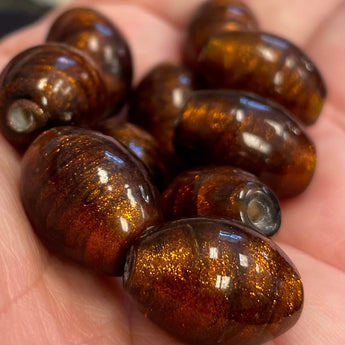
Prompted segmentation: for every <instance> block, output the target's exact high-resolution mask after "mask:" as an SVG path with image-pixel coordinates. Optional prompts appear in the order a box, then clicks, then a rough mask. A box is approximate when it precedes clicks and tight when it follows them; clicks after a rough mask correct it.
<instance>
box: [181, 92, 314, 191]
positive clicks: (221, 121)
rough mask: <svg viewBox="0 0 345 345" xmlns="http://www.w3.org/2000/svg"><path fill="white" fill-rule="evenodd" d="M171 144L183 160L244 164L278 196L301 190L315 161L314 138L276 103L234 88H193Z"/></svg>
mask: <svg viewBox="0 0 345 345" xmlns="http://www.w3.org/2000/svg"><path fill="white" fill-rule="evenodd" d="M175 146H176V150H177V152H178V153H179V154H180V156H181V157H182V158H184V159H185V161H186V162H189V164H191V163H193V164H194V165H208V164H217V165H233V166H236V167H240V168H242V169H244V170H247V171H249V172H251V173H253V174H255V175H256V176H258V177H259V179H260V180H261V181H262V182H263V183H265V184H266V185H268V186H269V187H270V188H272V189H273V191H274V192H275V193H276V194H277V196H278V197H281V198H285V197H292V196H295V195H297V194H299V193H301V192H302V191H304V190H305V188H306V187H307V186H308V185H309V183H310V182H311V179H312V176H313V174H314V170H315V164H316V151H315V147H314V144H313V143H312V141H311V139H310V138H309V137H308V136H307V134H306V133H305V132H304V131H303V129H302V128H301V127H300V126H299V124H298V123H297V122H296V121H295V120H294V119H293V118H292V117H291V116H289V114H288V113H287V112H286V111H285V110H284V109H283V108H282V107H280V106H279V105H277V104H275V103H272V102H269V101H267V100H265V99H263V98H261V97H258V96H256V95H254V94H249V93H243V92H237V91H229V90H205V91H195V92H194V93H193V94H192V95H191V97H190V98H189V100H188V102H187V104H186V106H185V108H184V110H183V112H182V115H181V117H180V119H179V122H178V124H177V127H176V131H175Z"/></svg>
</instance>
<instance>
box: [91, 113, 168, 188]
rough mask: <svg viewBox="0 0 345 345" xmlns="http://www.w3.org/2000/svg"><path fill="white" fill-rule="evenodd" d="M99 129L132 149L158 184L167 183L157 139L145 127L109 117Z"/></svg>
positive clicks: (160, 185)
mask: <svg viewBox="0 0 345 345" xmlns="http://www.w3.org/2000/svg"><path fill="white" fill-rule="evenodd" d="M98 129H99V130H100V131H101V132H102V133H104V134H106V135H109V136H111V137H113V138H114V139H117V140H118V141H119V142H120V143H122V144H123V145H125V146H126V147H127V148H128V149H129V150H131V151H132V152H133V153H134V154H135V155H136V156H137V157H138V158H139V159H140V160H141V161H142V162H143V163H144V164H145V166H146V167H147V169H148V171H149V173H150V175H151V177H152V180H153V182H154V183H155V185H156V186H159V187H162V186H163V185H164V184H165V179H166V173H167V172H166V169H165V166H164V164H163V162H162V157H161V152H160V149H159V147H158V143H157V141H156V139H155V138H154V137H153V136H152V135H151V134H150V133H148V132H147V131H145V130H144V129H142V128H140V127H138V126H136V125H134V124H133V123H129V122H122V121H117V120H114V119H109V120H107V121H105V122H104V123H103V124H102V125H101V126H100V127H98Z"/></svg>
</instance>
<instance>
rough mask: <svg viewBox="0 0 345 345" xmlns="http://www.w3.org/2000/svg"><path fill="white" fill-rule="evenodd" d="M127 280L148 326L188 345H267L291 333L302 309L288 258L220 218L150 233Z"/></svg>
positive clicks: (129, 265)
mask: <svg viewBox="0 0 345 345" xmlns="http://www.w3.org/2000/svg"><path fill="white" fill-rule="evenodd" d="M123 279H124V287H125V289H126V291H127V292H128V293H129V294H130V296H131V297H132V298H133V299H134V301H135V302H136V304H137V305H138V307H139V309H140V310H141V311H142V312H143V313H144V314H145V315H146V316H147V317H148V318H149V319H151V320H152V321H153V322H154V323H156V324H157V325H159V326H160V327H161V328H163V329H164V330H165V331H167V332H168V333H170V334H171V335H172V336H174V337H177V338H178V339H180V340H182V341H183V342H187V343H189V344H261V343H263V342H265V341H268V340H270V339H272V338H274V337H277V336H279V335H280V334H282V333H284V332H285V331H286V330H288V329H289V328H290V327H292V326H293V325H294V324H295V323H296V321H297V320H298V318H299V316H300V314H301V311H302V306H303V286H302V281H301V278H300V276H299V274H298V272H297V270H296V269H295V267H294V265H293V264H292V262H291V261H290V259H289V258H288V257H287V256H286V255H285V254H284V252H283V251H282V250H281V249H280V248H279V247H278V246H277V245H276V244H275V243H274V242H272V241H271V240H269V239H268V238H266V237H264V236H262V235H260V234H259V233H257V232H256V231H253V230H251V229H249V228H247V227H244V226H242V225H240V224H238V223H236V222H233V221H230V220H225V219H219V218H203V217H198V218H189V219H188V218H185V219H181V220H178V221H172V222H168V223H165V224H161V225H158V226H155V227H151V228H150V229H148V231H145V232H144V233H143V234H142V236H140V237H139V238H138V239H137V240H136V241H135V242H134V243H133V245H132V247H131V249H130V251H129V253H128V256H127V260H126V265H125V272H124V277H123Z"/></svg>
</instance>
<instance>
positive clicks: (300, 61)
mask: <svg viewBox="0 0 345 345" xmlns="http://www.w3.org/2000/svg"><path fill="white" fill-rule="evenodd" d="M198 61H199V65H198V72H199V73H200V74H201V75H202V76H203V77H204V78H205V79H206V80H207V82H208V84H209V86H212V87H216V88H233V89H240V90H245V91H250V92H255V93H257V94H259V95H260V96H263V97H265V98H269V99H271V100H273V101H275V102H278V103H280V104H282V105H283V106H284V107H285V108H286V109H288V110H289V111H290V112H291V113H292V114H293V115H294V116H296V117H297V118H298V119H299V120H300V121H301V122H303V123H304V124H305V125H310V124H312V123H314V122H315V121H316V120H317V118H318V116H319V114H320V111H321V109H322V106H323V103H324V100H325V97H326V88H325V84H324V82H323V80H322V77H321V75H320V73H319V71H318V70H317V68H316V66H315V65H314V64H313V63H312V61H311V60H310V59H309V58H308V57H307V56H306V55H305V54H304V53H303V52H302V51H301V50H300V49H299V48H298V47H296V46H295V45H294V44H292V43H291V42H289V41H287V40H285V39H283V38H280V37H278V36H274V35H270V34H267V33H262V32H250V31H247V32H239V31H237V32H235V31H234V32H227V33H223V34H219V35H217V36H215V37H213V38H212V39H210V40H209V41H208V44H207V45H206V46H205V48H204V49H203V51H202V52H201V54H200V56H199V60H198Z"/></svg>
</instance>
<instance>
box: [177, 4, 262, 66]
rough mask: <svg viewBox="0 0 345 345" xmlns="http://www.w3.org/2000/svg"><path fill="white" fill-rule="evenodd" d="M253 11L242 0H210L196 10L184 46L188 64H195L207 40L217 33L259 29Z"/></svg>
mask: <svg viewBox="0 0 345 345" xmlns="http://www.w3.org/2000/svg"><path fill="white" fill-rule="evenodd" d="M257 29H258V22H257V20H256V18H255V16H254V14H253V13H252V11H251V10H250V9H249V8H248V7H247V6H246V5H245V4H244V3H242V2H241V1H237V0H209V1H206V2H204V3H202V4H201V6H200V7H199V8H198V9H197V10H196V11H195V13H194V15H193V17H192V18H191V20H190V23H189V26H188V29H187V38H186V43H185V48H184V53H185V59H186V62H187V63H188V65H192V66H193V65H194V64H195V63H196V61H197V58H198V55H199V53H200V51H201V50H202V48H203V47H204V46H205V44H206V43H207V41H208V40H209V39H210V38H211V37H212V36H214V35H215V34H218V33H221V32H226V31H233V30H257Z"/></svg>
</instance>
